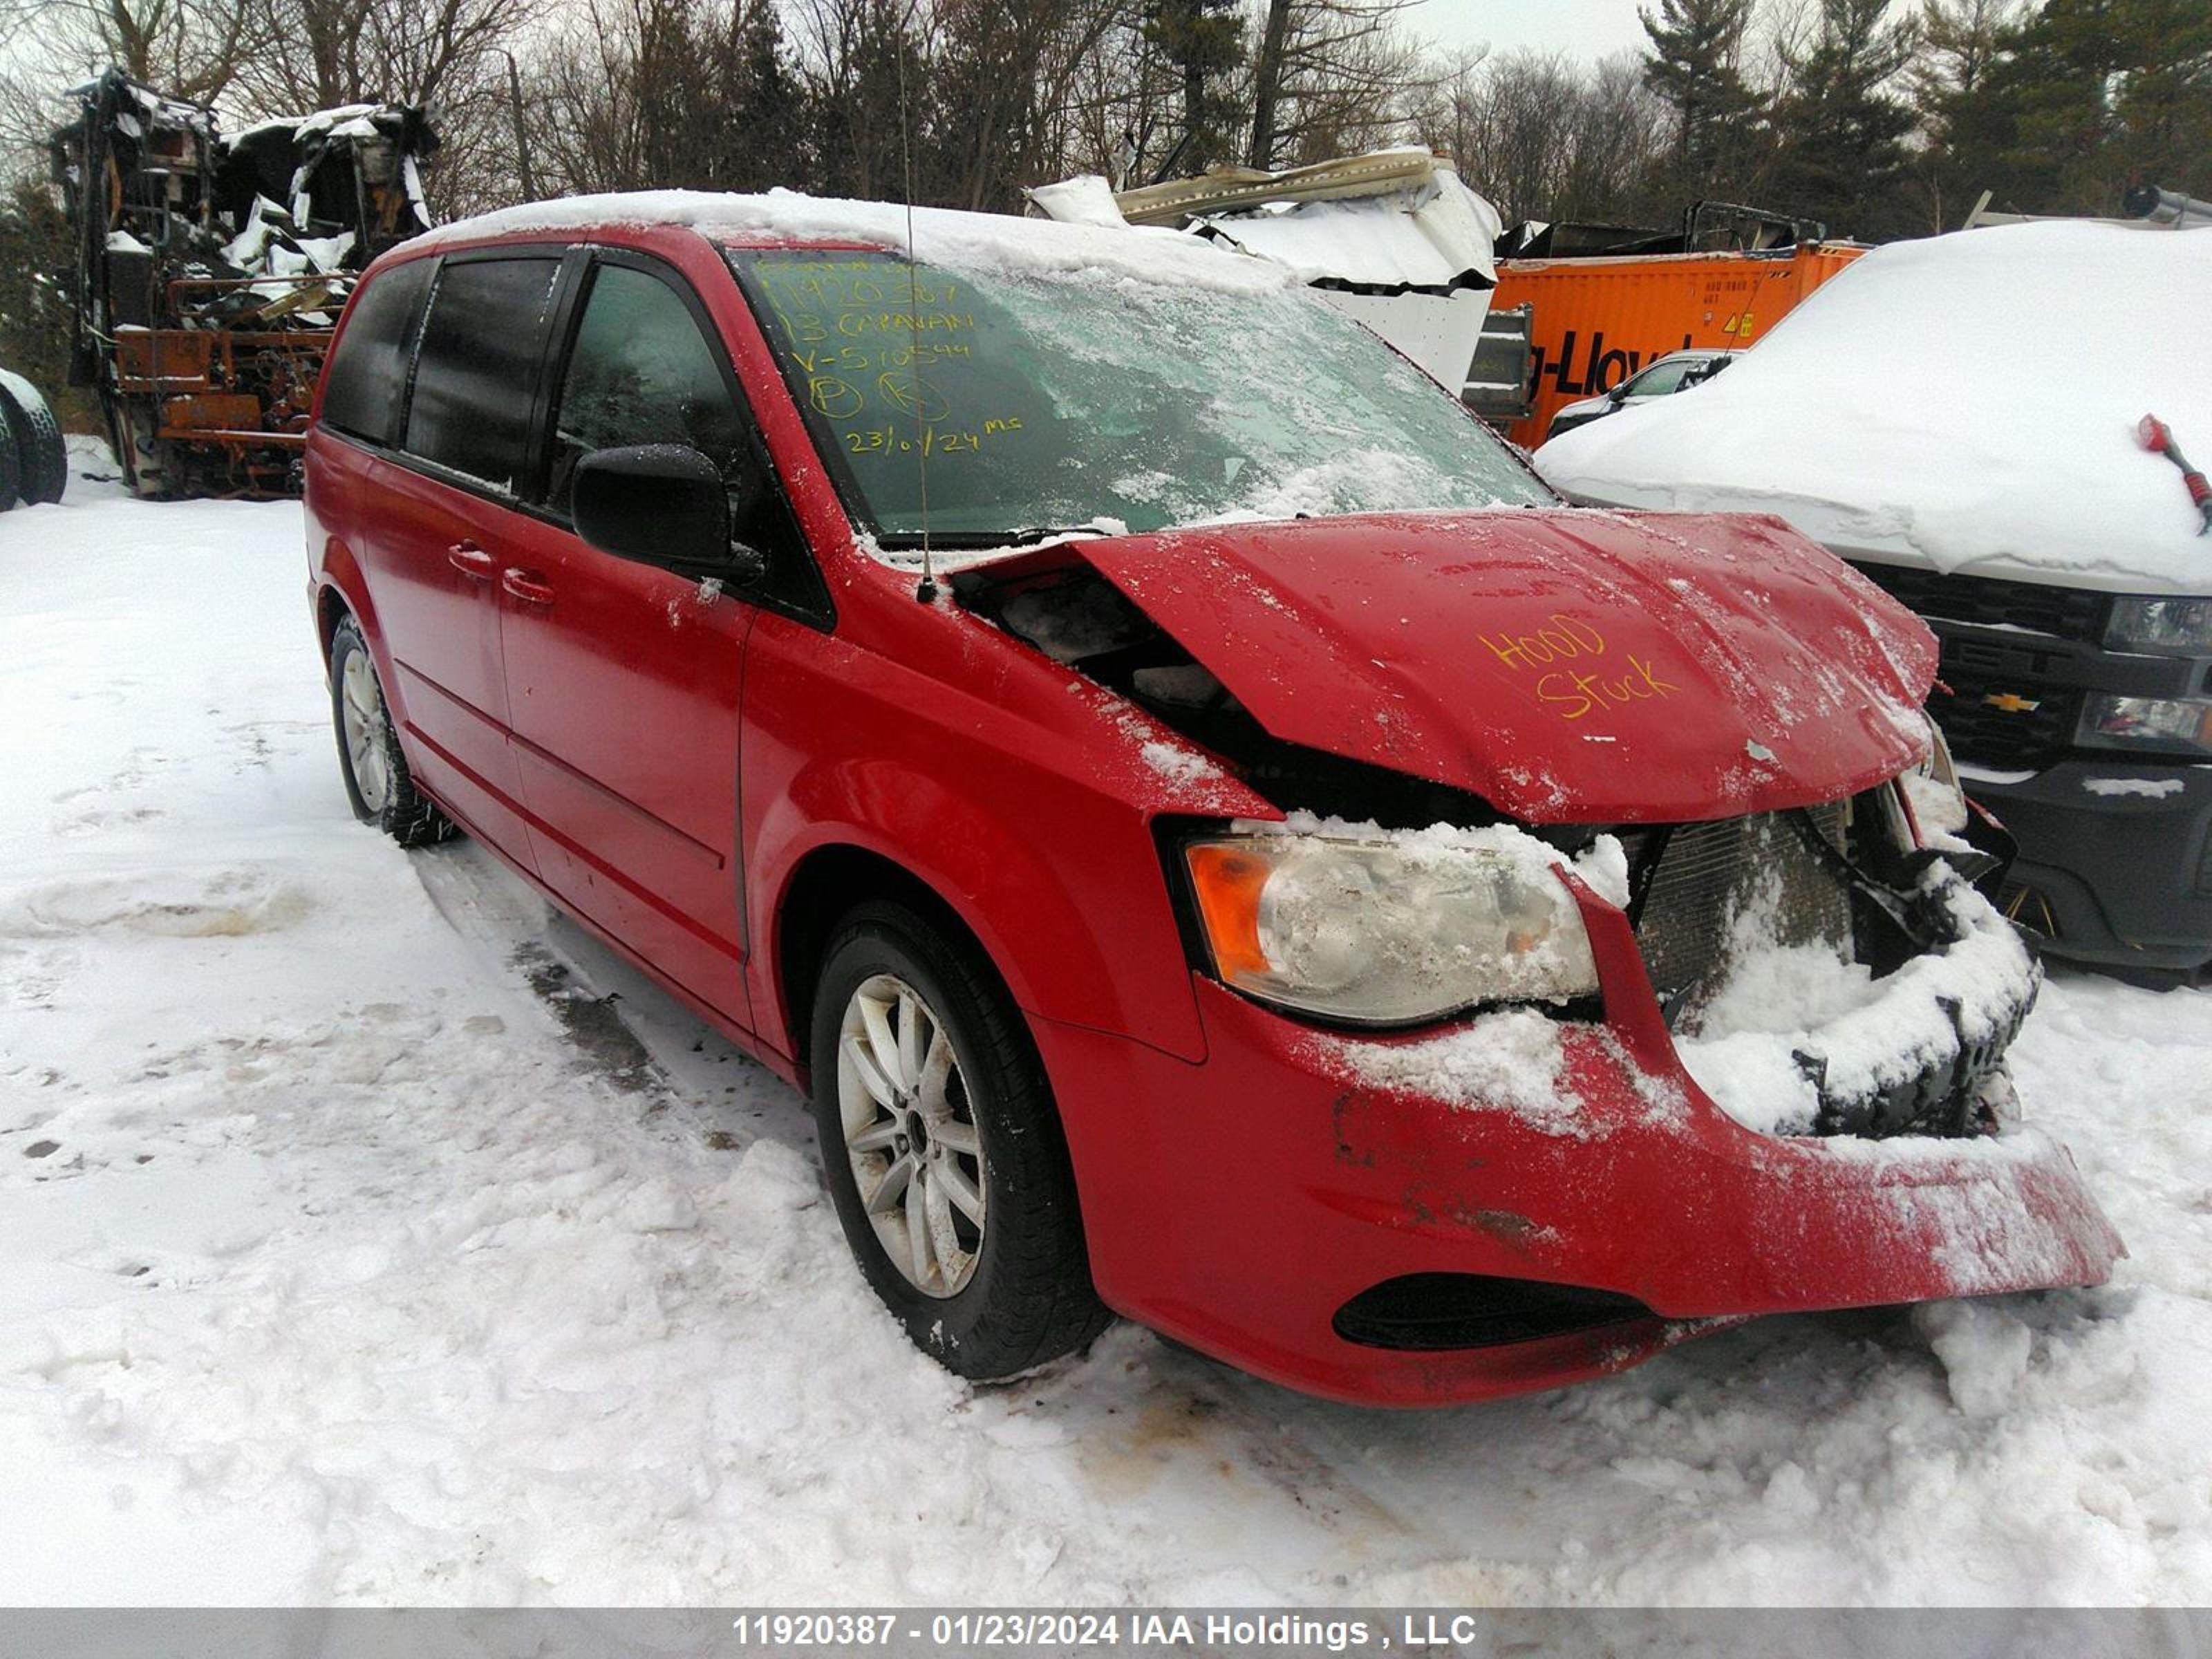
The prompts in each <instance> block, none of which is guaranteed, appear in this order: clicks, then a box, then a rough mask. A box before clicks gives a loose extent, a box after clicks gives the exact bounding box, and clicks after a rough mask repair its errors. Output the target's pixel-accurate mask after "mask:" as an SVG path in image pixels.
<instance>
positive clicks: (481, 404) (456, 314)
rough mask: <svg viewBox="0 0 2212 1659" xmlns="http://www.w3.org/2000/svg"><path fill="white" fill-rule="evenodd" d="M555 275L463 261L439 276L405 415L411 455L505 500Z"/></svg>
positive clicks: (543, 263)
mask: <svg viewBox="0 0 2212 1659" xmlns="http://www.w3.org/2000/svg"><path fill="white" fill-rule="evenodd" d="M560 270H561V266H560V262H559V260H557V259H554V258H525V259H471V260H469V261H467V262H465V263H464V264H451V263H449V264H447V265H446V267H445V269H444V270H442V271H441V272H440V274H439V276H438V286H437V288H436V289H435V291H434V292H433V293H432V294H431V295H430V314H429V317H428V319H426V320H425V322H424V323H423V325H422V351H421V353H420V354H419V356H417V358H416V364H415V395H414V397H413V398H412V399H411V400H410V403H409V404H408V407H407V441H406V445H405V447H406V449H407V452H408V453H410V454H412V455H418V456H420V457H422V459H424V460H426V461H435V463H437V464H438V465H440V466H444V467H449V468H451V469H452V470H453V471H456V472H462V473H465V474H467V475H468V476H469V477H471V478H476V479H479V480H481V481H482V482H483V483H488V484H489V485H491V486H492V488H494V489H499V490H502V491H505V492H507V493H509V494H512V493H513V491H514V489H516V488H517V484H518V481H519V480H520V477H521V474H522V470H523V466H524V463H525V459H526V455H527V453H528V451H529V439H530V400H531V396H532V391H533V389H534V386H535V383H536V379H537V372H538V357H539V355H540V353H541V352H542V350H543V349H544V343H545V330H546V325H547V324H548V322H549V320H550V317H551V314H552V308H553V285H554V282H555V279H556V277H557V276H559V274H560Z"/></svg>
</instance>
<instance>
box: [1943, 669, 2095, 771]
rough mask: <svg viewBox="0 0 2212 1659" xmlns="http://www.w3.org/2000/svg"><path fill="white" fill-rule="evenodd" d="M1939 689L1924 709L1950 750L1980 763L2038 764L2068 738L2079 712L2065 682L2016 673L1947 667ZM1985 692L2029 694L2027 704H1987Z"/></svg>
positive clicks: (2050, 757) (1990, 694) (2078, 699)
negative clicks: (1947, 692) (1997, 675)
mask: <svg viewBox="0 0 2212 1659" xmlns="http://www.w3.org/2000/svg"><path fill="white" fill-rule="evenodd" d="M1944 684H1947V685H1948V686H1949V687H1950V688H1951V692H1952V695H1951V696H1948V697H1947V696H1944V695H1943V694H1942V691H1940V690H1939V691H1937V692H1936V695H1935V696H1932V697H1930V698H1929V700H1928V710H1929V713H1930V714H1934V715H1935V716H1936V724H1937V725H1939V726H1942V728H1943V735H1944V737H1945V738H1948V739H1949V740H1950V744H1951V753H1952V754H1953V755H1954V756H1955V757H1957V758H1958V759H1960V760H1962V761H1972V762H1975V763H1978V764H1979V765H1982V766H1994V767H2041V766H2043V765H2045V764H2046V763H2049V762H2051V761H2053V760H2056V759H2057V758H2058V757H2059V756H2060V755H2062V754H2063V753H2064V752H2065V750H2066V749H2067V746H2068V745H2069V744H2071V743H2072V742H2073V740H2074V728H2075V724H2076V723H2077V722H2078V721H2079V720H2080V719H2081V692H2080V691H2079V690H2075V689H2074V688H2072V687H2068V686H2055V685H2050V684H2042V683H2039V682H2028V683H2025V684H2023V683H2022V681H2021V678H2020V677H2019V676H2017V675H2015V676H2012V677H2011V678H2007V679H2003V680H1991V679H1984V678H1979V677H1977V676H1973V675H1967V674H1957V675H1954V673H1953V672H1952V671H1951V670H1950V669H1949V668H1948V666H1947V667H1946V668H1945V670H1944ZM1991 697H1998V698H2002V699H2006V700H2007V702H2010V700H2012V699H2015V698H2029V699H2033V701H2034V702H2035V707H2034V708H2016V707H2007V706H2006V705H2005V704H2004V703H1993V702H1990V698H1991Z"/></svg>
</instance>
